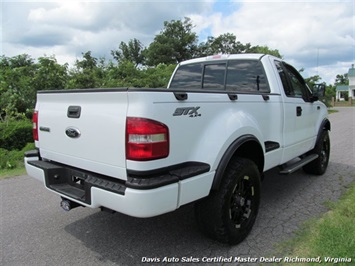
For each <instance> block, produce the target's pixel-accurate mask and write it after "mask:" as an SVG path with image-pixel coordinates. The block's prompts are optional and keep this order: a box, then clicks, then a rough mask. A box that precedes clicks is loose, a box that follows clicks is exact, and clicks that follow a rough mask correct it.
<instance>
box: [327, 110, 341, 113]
mask: <svg viewBox="0 0 355 266" xmlns="http://www.w3.org/2000/svg"><path fill="white" fill-rule="evenodd" d="M337 112H339V111H338V110H335V109H328V114H333V113H337Z"/></svg>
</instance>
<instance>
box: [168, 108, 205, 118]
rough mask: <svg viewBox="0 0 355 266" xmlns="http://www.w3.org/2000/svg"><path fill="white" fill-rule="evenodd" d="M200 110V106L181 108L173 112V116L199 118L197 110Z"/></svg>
mask: <svg viewBox="0 0 355 266" xmlns="http://www.w3.org/2000/svg"><path fill="white" fill-rule="evenodd" d="M198 109H200V106H197V107H183V108H180V107H179V108H176V110H175V112H174V113H173V116H181V115H188V116H189V117H198V116H201V114H199V113H198V112H197V110H198Z"/></svg>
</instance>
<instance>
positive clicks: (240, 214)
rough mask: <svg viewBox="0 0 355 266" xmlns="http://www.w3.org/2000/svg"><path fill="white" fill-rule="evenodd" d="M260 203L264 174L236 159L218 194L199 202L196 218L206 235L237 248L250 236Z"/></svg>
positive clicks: (215, 192) (252, 164)
mask: <svg viewBox="0 0 355 266" xmlns="http://www.w3.org/2000/svg"><path fill="white" fill-rule="evenodd" d="M259 203H260V173H259V170H258V167H257V166H256V164H255V163H254V162H253V161H251V160H249V159H244V158H239V157H236V158H233V159H232V160H231V162H230V163H229V164H228V166H227V167H226V170H225V172H224V176H223V179H222V181H221V185H220V188H219V190H218V191H213V192H211V194H210V195H209V196H208V197H206V198H204V199H202V200H200V201H198V202H196V204H195V216H196V220H197V223H198V225H199V227H200V229H201V231H202V232H204V233H205V234H206V235H208V236H210V237H211V238H213V239H216V240H218V241H220V242H223V243H228V244H231V245H235V244H238V243H240V242H241V241H243V240H244V239H245V238H246V237H247V235H248V234H249V233H250V231H251V229H252V227H253V225H254V222H255V219H256V216H257V213H258V209H259Z"/></svg>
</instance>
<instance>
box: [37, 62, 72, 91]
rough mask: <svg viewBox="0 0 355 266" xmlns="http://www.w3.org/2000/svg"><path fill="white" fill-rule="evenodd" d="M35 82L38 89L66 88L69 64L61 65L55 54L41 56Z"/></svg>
mask: <svg viewBox="0 0 355 266" xmlns="http://www.w3.org/2000/svg"><path fill="white" fill-rule="evenodd" d="M36 66H37V68H36V73H35V76H34V77H33V84H34V86H35V88H36V90H52V89H64V88H65V86H66V83H67V79H68V72H67V71H68V64H67V63H66V64H64V65H60V64H58V63H57V59H56V58H55V56H50V57H46V56H44V57H39V58H38V64H37V65H36Z"/></svg>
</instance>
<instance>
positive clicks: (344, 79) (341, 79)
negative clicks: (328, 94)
mask: <svg viewBox="0 0 355 266" xmlns="http://www.w3.org/2000/svg"><path fill="white" fill-rule="evenodd" d="M335 85H349V78H348V73H345V74H343V75H340V74H338V75H336V78H335Z"/></svg>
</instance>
